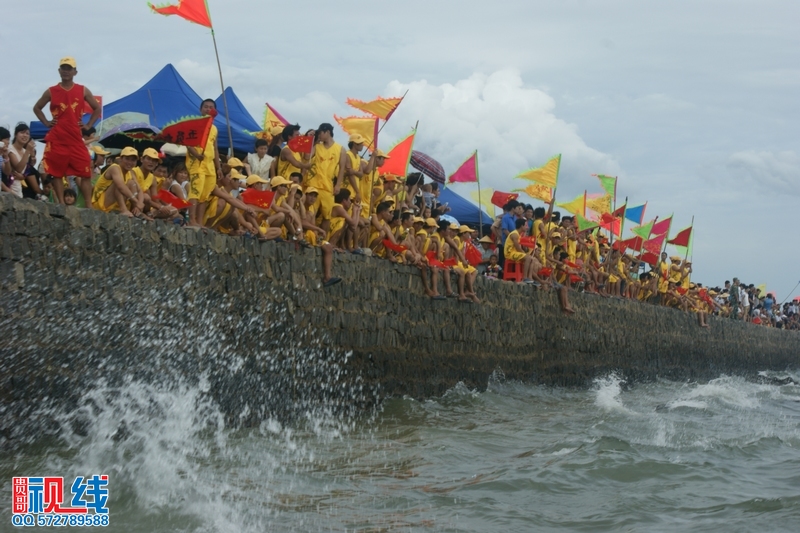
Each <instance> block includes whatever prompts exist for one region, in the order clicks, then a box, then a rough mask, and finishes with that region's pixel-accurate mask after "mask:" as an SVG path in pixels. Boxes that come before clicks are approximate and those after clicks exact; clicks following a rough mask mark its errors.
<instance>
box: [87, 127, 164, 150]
mask: <svg viewBox="0 0 800 533" xmlns="http://www.w3.org/2000/svg"><path fill="white" fill-rule="evenodd" d="M159 133H161V130H160V129H158V128H157V127H155V126H152V125H150V124H146V123H144V122H136V123H132V124H131V123H127V124H120V125H119V126H116V127H114V128H111V129H110V130H108V131H107V132H106V133H104V134H103V136H102V137H100V144H102V145H103V147H104V148H117V149H120V150H121V149H122V148H125V147H126V146H133V147H134V148H136V149H137V150H139V152H141V151H143V150H144V149H145V148H155V149H156V150H160V149H161V146H162V145H163V144H164V141H155V140H153V136H154V135H158V134H159Z"/></svg>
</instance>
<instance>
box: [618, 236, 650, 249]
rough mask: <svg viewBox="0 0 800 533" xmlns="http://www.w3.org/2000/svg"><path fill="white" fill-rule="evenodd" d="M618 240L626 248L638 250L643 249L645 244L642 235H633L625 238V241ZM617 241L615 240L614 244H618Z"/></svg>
mask: <svg viewBox="0 0 800 533" xmlns="http://www.w3.org/2000/svg"><path fill="white" fill-rule="evenodd" d="M617 242H619V243H621V244H622V245H624V246H625V247H626V248H629V249H631V250H635V251H637V252H638V251H639V250H641V249H642V245H643V244H644V241H643V240H642V238H641V237H631V238H630V239H625V240H624V241H617ZM617 242H615V243H614V244H615V245H616V244H617Z"/></svg>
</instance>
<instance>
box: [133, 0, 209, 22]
mask: <svg viewBox="0 0 800 533" xmlns="http://www.w3.org/2000/svg"><path fill="white" fill-rule="evenodd" d="M147 5H148V6H150V9H152V10H153V11H154V12H155V13H158V14H160V15H178V16H179V17H181V18H185V19H186V20H188V21H189V22H194V23H195V24H200V25H201V26H205V27H206V28H211V27H212V26H211V15H210V14H209V12H208V5H207V4H206V0H178V5H177V6H176V5H166V6H161V7H156V6H154V5H153V4H151V3H150V2H148V3H147Z"/></svg>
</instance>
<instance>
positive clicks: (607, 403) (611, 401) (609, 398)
mask: <svg viewBox="0 0 800 533" xmlns="http://www.w3.org/2000/svg"><path fill="white" fill-rule="evenodd" d="M623 383H625V380H624V379H622V378H621V377H619V376H618V375H617V374H615V373H611V374H608V375H607V376H604V377H602V378H597V379H595V380H594V392H595V397H594V403H595V405H597V406H598V407H600V408H602V409H604V410H606V411H619V412H624V413H631V411H630V410H629V409H627V408H626V407H625V406H624V405H623V404H622V384H623Z"/></svg>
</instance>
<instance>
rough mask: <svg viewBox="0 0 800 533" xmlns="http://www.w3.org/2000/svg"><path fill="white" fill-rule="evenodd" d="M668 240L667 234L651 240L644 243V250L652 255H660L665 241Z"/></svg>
mask: <svg viewBox="0 0 800 533" xmlns="http://www.w3.org/2000/svg"><path fill="white" fill-rule="evenodd" d="M666 238H667V234H666V233H664V234H662V235H659V236H658V237H655V238H653V239H650V240H649V241H644V249H645V250H647V251H648V252H650V253H654V254H659V253H661V248H662V246H664V240H665V239H666Z"/></svg>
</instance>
